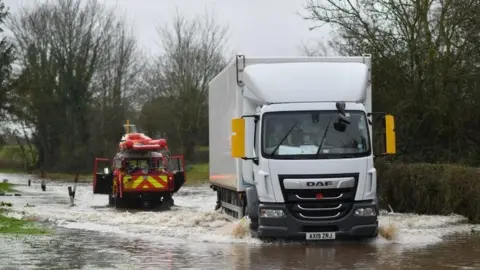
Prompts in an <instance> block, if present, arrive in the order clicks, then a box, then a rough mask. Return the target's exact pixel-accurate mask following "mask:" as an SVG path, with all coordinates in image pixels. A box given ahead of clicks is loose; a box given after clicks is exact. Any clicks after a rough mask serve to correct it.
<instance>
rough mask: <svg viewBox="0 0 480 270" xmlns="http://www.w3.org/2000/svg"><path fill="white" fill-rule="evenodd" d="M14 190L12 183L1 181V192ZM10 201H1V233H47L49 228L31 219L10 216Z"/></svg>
mask: <svg viewBox="0 0 480 270" xmlns="http://www.w3.org/2000/svg"><path fill="white" fill-rule="evenodd" d="M11 191H14V189H13V188H12V184H9V183H0V192H11ZM8 207H12V204H11V203H9V202H0V234H46V233H48V230H46V229H45V228H42V227H41V226H39V225H38V224H37V223H35V222H33V221H29V220H23V219H16V218H13V217H8V216H6V215H5V214H6V213H7V212H8Z"/></svg>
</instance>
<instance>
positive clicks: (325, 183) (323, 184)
mask: <svg viewBox="0 0 480 270" xmlns="http://www.w3.org/2000/svg"><path fill="white" fill-rule="evenodd" d="M331 185H333V183H332V181H315V182H307V187H326V186H331Z"/></svg>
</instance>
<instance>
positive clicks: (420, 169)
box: [0, 0, 480, 221]
mask: <svg viewBox="0 0 480 270" xmlns="http://www.w3.org/2000/svg"><path fill="white" fill-rule="evenodd" d="M304 3H305V9H304V10H303V11H301V12H300V13H302V14H301V15H302V16H303V17H304V18H305V19H306V20H309V21H310V22H311V23H312V30H313V29H315V28H317V27H321V26H323V25H325V24H327V25H328V26H329V27H330V28H331V29H332V38H330V39H329V40H327V41H325V42H319V43H314V44H313V45H312V44H311V43H310V44H304V46H303V51H302V52H303V53H304V54H306V55H311V56H314V55H317V56H331V55H362V54H365V53H368V54H371V55H372V57H373V67H372V72H373V73H372V78H371V82H372V91H373V92H372V93H373V99H374V102H373V104H374V108H373V109H374V111H376V112H388V113H391V114H393V115H395V116H396V137H397V152H398V154H397V156H396V157H394V158H390V159H387V158H376V163H377V164H378V183H379V185H378V187H379V193H380V195H381V199H382V203H384V204H387V205H389V206H390V207H391V208H392V209H394V210H395V211H405V212H418V213H430V214H448V213H451V212H455V213H459V214H464V215H466V216H467V217H468V218H469V219H470V220H471V221H478V220H479V216H480V212H479V211H480V209H478V208H477V206H476V205H478V203H477V200H478V198H480V186H478V184H477V182H480V177H479V175H478V173H477V166H478V165H480V154H479V153H480V137H479V136H478V132H479V131H480V121H478V120H477V117H478V115H480V76H479V74H480V54H479V53H478V52H479V50H480V2H479V1H478V0H459V1H457V2H455V4H452V2H451V1H436V0H434V1H423V0H406V1H403V0H402V1H400V0H392V1H380V2H379V1H374V0H358V1H352V0H345V1H335V0H325V1H316V0H304ZM292 12H293V11H292ZM72 14H73V15H72ZM6 22H7V23H6ZM5 23H6V24H5ZM0 25H1V27H0V34H2V33H3V32H1V31H3V29H5V28H8V29H9V30H11V32H12V33H13V40H12V41H10V40H9V39H6V38H5V37H3V39H1V41H0V60H1V61H0V120H2V121H4V122H9V123H15V124H16V127H15V128H11V127H9V126H7V125H2V126H3V127H4V130H2V132H3V136H1V139H2V142H3V147H1V149H0V169H1V170H2V171H3V172H20V171H22V172H32V173H35V174H39V172H40V171H44V172H46V174H47V178H49V179H67V180H68V179H69V178H71V179H73V175H74V174H76V173H80V174H81V175H82V176H81V180H84V181H90V179H91V176H90V174H91V171H92V165H93V164H92V163H93V159H94V157H112V156H113V154H114V153H115V151H116V148H117V146H118V139H119V138H120V136H121V135H122V132H123V128H122V125H123V124H124V123H125V121H126V119H129V120H130V121H131V122H132V123H135V124H137V126H138V128H139V129H140V130H141V131H143V132H145V133H147V135H149V136H151V137H166V138H167V141H168V143H169V148H170V149H171V151H172V154H184V155H185V158H186V165H187V168H188V170H187V183H188V184H195V183H201V182H203V181H205V180H207V179H208V144H209V143H215V142H209V141H208V110H207V108H208V82H209V81H210V80H211V79H212V78H213V77H214V76H215V75H216V74H217V73H218V72H219V71H220V70H221V69H222V68H223V67H224V66H225V65H226V63H227V62H228V61H230V60H231V59H232V54H229V53H227V51H228V48H226V47H225V42H226V36H227V32H228V31H227V29H228V27H227V26H224V25H219V24H218V23H217V22H216V21H215V19H214V16H211V15H210V14H205V16H198V17H193V18H189V19H187V18H185V17H183V16H182V15H181V14H178V13H177V16H176V17H175V18H174V20H173V21H172V22H171V23H169V24H166V25H158V27H157V31H156V35H157V38H158V40H159V41H160V45H161V47H162V48H161V49H162V50H159V51H161V53H157V54H147V53H145V52H142V51H141V50H140V47H139V46H138V43H137V37H136V36H135V35H134V33H133V32H132V31H131V28H130V26H129V25H128V24H127V22H126V20H125V19H124V18H122V17H119V16H117V15H116V14H115V11H114V10H112V9H110V8H108V7H107V6H105V5H102V4H101V3H100V2H97V1H95V0H92V1H88V3H87V4H83V2H82V1H81V0H66V1H65V0H52V1H47V2H38V3H36V4H34V5H33V6H31V7H28V8H24V9H22V8H21V9H20V10H19V11H18V12H15V13H13V14H9V13H8V9H7V7H5V6H4V5H3V2H2V1H0ZM67 37H68V38H67ZM66 39H68V40H66ZM247 57H248V56H247ZM14 61H15V63H16V64H17V66H18V67H19V69H18V70H15V72H14V70H13V68H12V64H13V63H14ZM378 126H379V125H377V124H376V122H375V121H374V133H375V136H376V138H379V137H381V135H379V134H378V130H377V128H376V127H378ZM376 143H378V144H381V143H382V142H381V141H378V142H376ZM377 146H378V145H377ZM377 149H378V147H377Z"/></svg>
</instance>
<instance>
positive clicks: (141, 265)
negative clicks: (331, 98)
mask: <svg viewBox="0 0 480 270" xmlns="http://www.w3.org/2000/svg"><path fill="white" fill-rule="evenodd" d="M4 178H8V179H9V181H10V182H13V183H19V184H23V183H24V182H26V179H27V178H28V176H23V175H5V174H3V175H0V179H4ZM35 185H38V181H37V180H34V185H33V186H32V187H27V186H26V185H24V186H18V189H19V190H20V191H21V192H22V195H23V196H22V197H21V198H20V197H16V198H14V197H0V201H11V202H13V203H14V207H13V211H14V213H17V214H18V215H20V216H22V215H24V216H29V217H38V219H39V220H41V221H43V222H45V225H46V226H51V227H52V229H53V231H54V233H53V234H50V235H44V236H28V235H27V236H14V235H0V254H1V256H0V269H262V270H264V269H265V270H266V269H292V270H293V269H385V270H388V269H432V270H433V269H435V270H437V269H480V256H479V254H480V235H477V234H476V233H472V232H471V228H472V226H471V225H465V224H463V222H460V221H458V220H455V219H454V218H448V217H429V216H407V215H405V216H398V217H395V218H392V219H390V218H388V220H391V222H396V223H397V224H398V226H399V232H398V234H399V238H401V240H398V241H393V242H392V241H387V240H385V239H378V240H377V241H373V242H371V243H355V242H336V243H323V242H313V243H298V242H297V243H269V244H266V243H261V242H259V241H256V240H255V239H249V237H245V238H242V239H238V238H235V237H233V236H231V235H229V231H231V226H233V225H232V224H231V223H229V222H227V221H224V220H221V219H220V218H219V217H218V216H215V215H213V214H211V213H209V212H208V211H209V210H208V209H209V208H211V206H212V205H214V204H212V205H210V202H214V200H215V198H214V194H212V193H211V192H210V191H209V190H208V188H205V187H198V188H197V187H192V188H185V190H184V191H183V193H181V194H178V196H177V199H176V204H177V205H179V207H178V210H174V211H172V212H171V213H159V214H148V213H125V212H120V211H116V210H114V209H110V208H108V207H105V204H106V198H103V197H97V196H96V195H95V196H93V195H91V192H90V193H89V190H90V187H89V186H88V185H82V186H79V187H78V197H77V202H76V203H77V206H75V207H73V208H71V207H69V206H68V197H67V191H66V187H67V186H68V184H65V183H49V184H48V186H47V192H41V191H40V189H39V188H38V187H37V186H35ZM27 203H28V204H33V205H35V207H33V208H32V207H24V206H23V205H25V204H27ZM179 216H180V217H179ZM386 220H387V219H386V218H385V217H384V218H383V219H380V223H381V224H382V223H385V222H387V221H386ZM388 222H390V221H388ZM229 226H230V227H229Z"/></svg>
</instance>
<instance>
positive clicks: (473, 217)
mask: <svg viewBox="0 0 480 270" xmlns="http://www.w3.org/2000/svg"><path fill="white" fill-rule="evenodd" d="M375 166H376V168H377V171H378V177H377V178H378V192H379V197H380V204H382V203H383V204H386V203H388V204H389V205H391V206H392V208H393V209H394V210H395V211H398V212H414V213H417V214H438V215H448V214H451V213H456V214H460V215H463V216H465V217H467V218H468V219H469V220H470V221H471V222H480V171H479V169H477V168H474V167H465V166H460V165H451V164H427V163H416V164H404V163H397V162H385V161H376V162H375Z"/></svg>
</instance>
